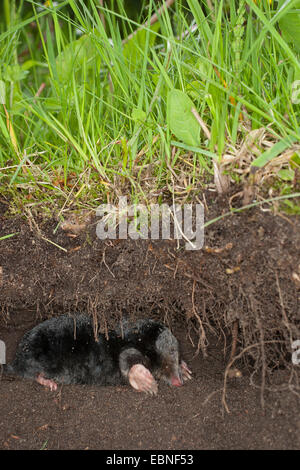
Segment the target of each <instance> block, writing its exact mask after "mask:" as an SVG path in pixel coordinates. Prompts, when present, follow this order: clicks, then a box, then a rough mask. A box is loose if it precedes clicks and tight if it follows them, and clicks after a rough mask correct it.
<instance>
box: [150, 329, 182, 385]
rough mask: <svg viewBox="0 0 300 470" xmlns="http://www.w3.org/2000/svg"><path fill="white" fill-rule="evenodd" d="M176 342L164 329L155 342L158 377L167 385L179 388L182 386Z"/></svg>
mask: <svg viewBox="0 0 300 470" xmlns="http://www.w3.org/2000/svg"><path fill="white" fill-rule="evenodd" d="M178 349H179V347H178V341H177V339H176V338H175V336H173V335H172V333H171V331H170V330H169V329H168V328H165V329H164V330H163V331H162V332H161V333H160V334H159V335H158V337H157V339H156V341H155V350H156V352H157V354H158V357H159V372H158V374H159V376H160V377H161V378H162V379H163V380H164V381H165V382H167V383H168V384H169V385H175V386H177V387H180V386H181V385H182V384H183V381H182V375H181V368H180V364H179V351H178Z"/></svg>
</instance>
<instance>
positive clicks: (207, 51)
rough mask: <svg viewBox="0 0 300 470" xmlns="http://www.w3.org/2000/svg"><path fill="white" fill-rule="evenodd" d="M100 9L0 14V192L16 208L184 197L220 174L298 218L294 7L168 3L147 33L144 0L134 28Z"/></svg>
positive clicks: (26, 7) (63, 4) (299, 71)
mask: <svg viewBox="0 0 300 470" xmlns="http://www.w3.org/2000/svg"><path fill="white" fill-rule="evenodd" d="M102 3H103V2H100V1H99V0H86V1H83V0H78V1H76V2H75V1H74V0H65V1H60V2H57V4H56V3H55V2H52V0H48V1H47V2H46V4H44V6H41V2H37V1H33V0H28V1H27V2H24V1H20V2H15V0H5V1H4V3H3V5H2V7H0V8H2V12H0V13H2V14H1V15H0V18H1V20H0V57H1V59H0V188H1V189H0V191H1V192H2V193H3V195H5V197H6V198H7V197H9V198H10V200H12V201H13V203H14V206H15V208H16V209H15V210H24V207H29V208H30V210H38V211H43V212H45V213H47V211H48V212H51V211H52V210H53V207H56V208H58V210H59V211H60V213H61V207H64V209H65V210H67V209H68V208H71V207H72V208H77V209H84V208H86V209H89V208H95V207H97V206H98V205H99V204H100V203H102V202H105V201H109V202H112V201H114V200H116V199H117V198H118V196H120V195H127V196H128V198H130V199H131V201H132V202H137V201H142V202H144V203H145V202H146V203H150V202H161V201H162V200H163V199H164V198H166V197H167V198H168V197H170V196H171V197H174V198H175V200H177V201H186V200H193V199H194V198H197V197H201V193H202V191H203V190H204V189H205V188H206V187H208V185H209V186H210V187H214V176H216V173H217V174H218V176H219V179H220V180H221V183H222V180H223V181H224V182H225V183H224V184H227V183H228V180H229V179H230V181H231V184H232V183H238V184H242V185H246V184H247V185H249V184H253V185H255V186H256V187H257V186H258V187H259V188H260V190H259V191H260V194H261V195H262V197H268V198H270V196H271V197H272V196H274V197H282V196H284V195H287V196H288V199H287V200H286V201H285V202H286V204H285V206H284V208H285V210H286V211H287V212H291V213H299V206H298V205H297V203H296V202H295V201H297V199H296V196H297V195H298V194H297V192H298V191H299V172H300V157H299V146H298V145H297V142H298V141H299V140H300V139H299V138H300V127H299V105H298V104H295V103H293V99H292V93H293V84H294V82H295V81H296V80H297V79H298V78H299V77H300V65H299V64H300V62H299V54H298V52H297V49H296V48H295V47H294V44H292V43H290V42H287V41H286V40H285V39H284V37H283V35H282V34H281V31H280V29H279V24H280V23H279V21H280V19H281V18H282V17H283V15H284V14H285V13H286V12H287V11H289V9H290V7H292V6H293V5H287V6H286V7H285V8H284V9H283V10H281V11H279V8H278V5H277V3H275V2H271V3H270V2H269V1H264V0H261V1H257V2H256V3H254V2H253V1H250V0H248V1H244V2H243V1H240V2H235V1H233V0H227V1H221V2H213V4H214V5H215V6H214V7H213V8H212V7H211V6H210V5H211V2H209V3H208V4H206V2H201V5H202V6H201V5H200V2H198V1H195V0H187V1H186V2H183V1H176V2H174V4H173V5H172V7H170V8H168V9H165V11H164V12H163V13H162V14H160V15H158V20H157V21H156V22H155V23H154V24H151V17H152V15H153V13H154V12H155V11H156V12H157V7H156V4H155V3H154V1H152V0H150V1H149V2H140V3H141V4H142V5H141V8H140V11H139V13H138V14H136V15H135V18H134V19H133V18H132V17H131V18H129V17H128V15H127V13H126V11H125V9H124V2H123V1H121V0H116V1H115V2H104V6H101V4H102ZM290 3H291V4H295V2H290ZM106 4H107V6H106ZM108 5H110V7H109V6H108ZM3 13H4V14H3ZM99 13H101V15H99ZM103 18H104V20H103ZM141 24H144V27H143V28H140V26H141ZM134 31H138V32H137V33H136V34H133V35H132V36H129V35H130V34H131V33H133V32H134ZM174 88H175V89H178V90H181V91H182V92H183V93H184V96H183V101H181V102H180V103H179V102H176V100H175V101H174V100H173V102H172V101H171V100H170V96H171V92H172V90H173V89H174ZM188 99H190V100H192V105H193V109H194V111H195V112H196V114H197V115H198V116H199V119H198V120H197V119H196V118H195V117H193V116H192V118H191V113H190V108H189V104H188V103H189V102H188V101H187V100H188ZM184 100H185V101H184ZM185 107H186V108H187V110H186V111H185ZM191 119H192V120H194V121H191ZM189 120H190V121H189ZM187 122H190V124H189V125H187ZM199 130H200V132H199ZM258 167H259V169H257V168H258ZM253 175H254V176H253ZM215 181H216V179H215ZM222 184H223V183H222ZM222 184H221V186H222ZM217 189H218V190H219V191H220V190H222V187H221V188H218V186H217ZM293 196H295V197H294V198H293Z"/></svg>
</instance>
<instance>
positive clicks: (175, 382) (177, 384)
mask: <svg viewBox="0 0 300 470" xmlns="http://www.w3.org/2000/svg"><path fill="white" fill-rule="evenodd" d="M171 384H172V385H175V387H181V385H183V382H182V380H181V379H180V378H179V377H176V376H174V377H172V378H171Z"/></svg>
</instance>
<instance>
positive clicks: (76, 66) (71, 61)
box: [56, 34, 99, 83]
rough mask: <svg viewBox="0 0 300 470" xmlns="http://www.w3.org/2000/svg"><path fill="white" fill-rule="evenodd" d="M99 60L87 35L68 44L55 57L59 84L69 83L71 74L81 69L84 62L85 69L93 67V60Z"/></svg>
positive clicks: (94, 47)
mask: <svg viewBox="0 0 300 470" xmlns="http://www.w3.org/2000/svg"><path fill="white" fill-rule="evenodd" d="M98 58H99V54H98V51H97V49H96V46H95V45H94V43H93V42H92V40H91V38H90V37H89V36H88V35H86V34H85V35H83V36H81V38H79V39H77V40H76V41H72V42H70V44H68V45H67V46H66V48H65V49H64V51H63V52H61V53H60V54H58V56H57V57H56V70H57V74H58V78H59V80H60V81H61V82H64V83H67V82H69V81H70V78H71V74H72V72H73V71H74V72H76V71H78V70H80V69H81V68H82V67H83V64H84V62H86V64H87V69H89V68H91V67H94V65H95V60H96V59H98Z"/></svg>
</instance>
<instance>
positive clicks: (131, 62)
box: [123, 23, 160, 71]
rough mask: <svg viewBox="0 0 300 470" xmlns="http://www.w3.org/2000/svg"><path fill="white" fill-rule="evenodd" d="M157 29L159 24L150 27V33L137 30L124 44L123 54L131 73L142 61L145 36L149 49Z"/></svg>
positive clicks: (144, 30)
mask: <svg viewBox="0 0 300 470" xmlns="http://www.w3.org/2000/svg"><path fill="white" fill-rule="evenodd" d="M159 28H160V25H159V23H155V24H154V25H152V26H151V32H150V33H149V32H148V31H147V30H146V29H144V28H142V29H140V30H138V31H137V32H136V33H135V34H134V35H133V36H132V38H131V39H130V40H129V41H128V42H127V43H125V44H124V48H123V54H124V57H125V59H126V61H127V64H128V66H129V69H130V70H131V71H133V70H135V69H136V67H138V66H139V64H140V63H141V62H142V61H143V55H144V53H145V47H146V39H147V34H149V46H148V47H149V48H150V47H152V46H153V44H154V42H155V39H156V34H155V33H156V32H157V31H158V30H159ZM152 31H153V32H152Z"/></svg>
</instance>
